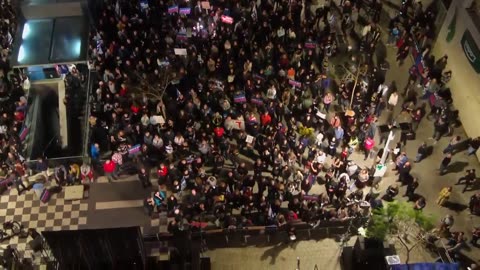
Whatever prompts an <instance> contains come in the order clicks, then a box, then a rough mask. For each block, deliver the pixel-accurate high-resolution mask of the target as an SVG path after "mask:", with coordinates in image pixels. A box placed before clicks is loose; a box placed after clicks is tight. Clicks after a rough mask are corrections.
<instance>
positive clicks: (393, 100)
mask: <svg viewBox="0 0 480 270" xmlns="http://www.w3.org/2000/svg"><path fill="white" fill-rule="evenodd" d="M397 103H398V93H397V91H393V93H392V94H390V97H389V98H388V110H389V111H393V109H394V108H395V106H397Z"/></svg>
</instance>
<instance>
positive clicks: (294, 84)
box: [288, 80, 302, 88]
mask: <svg viewBox="0 0 480 270" xmlns="http://www.w3.org/2000/svg"><path fill="white" fill-rule="evenodd" d="M288 84H290V85H291V86H295V87H298V88H300V87H302V83H301V82H297V81H294V80H288Z"/></svg>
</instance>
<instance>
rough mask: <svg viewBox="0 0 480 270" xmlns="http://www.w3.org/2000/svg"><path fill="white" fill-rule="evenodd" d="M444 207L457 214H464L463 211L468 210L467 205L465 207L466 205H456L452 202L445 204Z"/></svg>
mask: <svg viewBox="0 0 480 270" xmlns="http://www.w3.org/2000/svg"><path fill="white" fill-rule="evenodd" d="M443 206H444V207H445V208H448V209H450V210H452V211H455V212H457V213H459V212H462V211H463V210H465V209H467V208H468V206H467V205H464V204H461V203H456V202H451V201H447V202H445V203H444V205H443Z"/></svg>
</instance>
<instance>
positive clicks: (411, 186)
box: [403, 177, 418, 201]
mask: <svg viewBox="0 0 480 270" xmlns="http://www.w3.org/2000/svg"><path fill="white" fill-rule="evenodd" d="M417 188H418V179H417V178H416V177H414V178H413V180H412V182H410V183H409V184H408V186H407V190H406V191H405V195H403V197H407V198H408V201H411V200H413V196H414V195H415V190H416V189H417Z"/></svg>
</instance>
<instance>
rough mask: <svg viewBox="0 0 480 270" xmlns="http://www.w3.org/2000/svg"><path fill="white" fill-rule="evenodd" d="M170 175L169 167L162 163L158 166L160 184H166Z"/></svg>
mask: <svg viewBox="0 0 480 270" xmlns="http://www.w3.org/2000/svg"><path fill="white" fill-rule="evenodd" d="M167 174H168V167H167V166H165V164H163V163H161V164H160V166H158V170H157V175H158V184H159V185H163V184H165V180H166V179H167Z"/></svg>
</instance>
